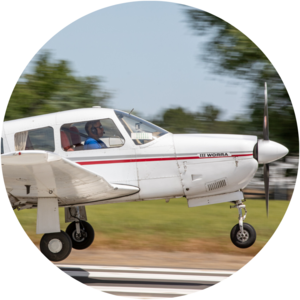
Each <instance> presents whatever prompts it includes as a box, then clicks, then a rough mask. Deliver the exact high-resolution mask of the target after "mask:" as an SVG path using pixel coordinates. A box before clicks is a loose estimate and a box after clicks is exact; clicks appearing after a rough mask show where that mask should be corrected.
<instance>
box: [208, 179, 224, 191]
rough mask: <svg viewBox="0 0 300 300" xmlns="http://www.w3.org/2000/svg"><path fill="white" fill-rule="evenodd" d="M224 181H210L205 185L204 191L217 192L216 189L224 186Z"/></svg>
mask: <svg viewBox="0 0 300 300" xmlns="http://www.w3.org/2000/svg"><path fill="white" fill-rule="evenodd" d="M226 185H227V183H226V179H225V178H223V179H219V180H216V181H211V182H208V183H206V190H207V191H213V190H217V189H221V188H222V187H224V186H226Z"/></svg>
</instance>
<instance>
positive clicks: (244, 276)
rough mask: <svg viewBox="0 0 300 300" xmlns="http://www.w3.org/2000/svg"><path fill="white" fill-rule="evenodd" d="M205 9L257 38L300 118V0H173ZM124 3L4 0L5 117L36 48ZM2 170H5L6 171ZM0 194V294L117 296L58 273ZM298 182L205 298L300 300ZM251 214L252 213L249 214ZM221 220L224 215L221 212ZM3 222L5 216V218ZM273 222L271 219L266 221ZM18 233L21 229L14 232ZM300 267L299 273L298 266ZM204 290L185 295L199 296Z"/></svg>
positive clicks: (0, 17) (0, 51)
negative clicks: (259, 245) (255, 246)
mask: <svg viewBox="0 0 300 300" xmlns="http://www.w3.org/2000/svg"><path fill="white" fill-rule="evenodd" d="M173 2H177V3H182V4H186V5H190V6H194V7H198V8H201V9H203V10H206V11H208V12H211V13H213V14H214V15H216V16H219V17H221V18H222V19H224V20H225V21H229V22H230V23H231V24H232V25H234V26H235V27H237V28H238V29H239V30H241V31H242V32H243V33H245V34H246V35H247V36H248V37H249V38H251V39H252V40H253V41H254V42H255V43H256V44H257V45H258V46H259V47H260V49H261V50H262V51H264V53H265V54H266V55H267V56H268V58H269V59H270V60H271V62H272V63H273V64H274V66H275V67H276V69H277V71H278V72H279V73H280V75H281V77H282V79H283V81H284V82H285V85H286V87H287V89H288V91H289V94H290V97H291V99H292V101H293V105H294V108H295V110H297V113H298V117H299V104H298V103H297V102H296V99H300V97H299V96H300V95H299V89H298V85H297V84H299V83H298V81H299V75H298V72H297V71H298V70H299V68H300V63H299V53H300V51H299V50H300V47H299V42H298V40H299V38H298V37H299V32H298V30H299V17H298V9H297V8H298V5H297V4H298V3H297V1H285V2H282V1H276V0H274V1H270V0H264V1H261V0H260V1H258V0H252V1H247V2H246V1H237V0H227V1H224V0H215V1H208V0H207V1H202V0H197V1H188V0H185V1H180V2H179V1H173ZM119 3H125V1H104V0H102V1H101V2H100V1H96V0H89V1H79V0H60V1H58V0H52V1H49V0H44V1H37V0H35V1H34V0H26V1H24V0H14V1H5V2H3V1H2V3H1V9H0V22H1V23H0V25H1V27H0V28H1V29H2V30H1V48H0V66H1V72H0V85H1V88H0V95H1V108H2V109H1V112H2V117H3V116H4V111H5V108H6V104H7V102H8V99H9V97H10V94H11V92H12V89H13V87H14V85H15V83H16V82H17V80H18V78H19V76H20V75H21V73H22V71H23V70H24V68H25V67H26V65H27V64H28V62H29V61H30V60H31V58H32V57H33V56H34V55H35V53H36V52H37V51H38V50H39V49H40V48H41V47H42V46H43V45H44V44H45V43H46V42H47V41H48V40H49V39H50V38H51V37H52V36H53V35H55V34H56V33H57V32H58V31H60V30H61V29H63V28H64V27H65V26H66V25H68V24H70V23H71V22H73V21H75V20H76V19H78V18H79V17H82V16H84V15H86V14H88V13H90V12H93V11H95V10H97V9H100V8H103V7H107V6H111V5H114V4H119ZM1 176H2V175H1ZM0 181H1V182H0V184H1V189H2V197H1V203H2V205H1V210H2V213H1V216H2V220H1V221H2V230H1V237H2V240H1V246H0V259H1V267H2V268H1V294H2V295H7V297H10V298H11V299H22V298H24V297H26V298H27V297H30V299H41V298H42V299H51V300H52V299H53V298H54V299H63V298H65V299H67V298H72V297H76V298H77V299H80V298H83V297H86V299H99V298H100V297H101V298H103V299H104V298H105V299H110V298H112V299H114V298H115V297H113V296H110V295H108V294H99V292H98V291H94V290H93V289H91V288H88V287H86V286H84V285H79V284H77V282H75V281H74V280H72V279H70V278H68V276H66V275H65V274H63V273H62V272H59V271H58V270H57V269H56V267H54V266H53V264H52V263H50V262H48V261H47V260H45V259H44V257H43V256H42V255H41V254H40V252H39V251H38V250H36V249H35V246H33V244H32V243H31V241H30V240H29V239H28V237H27V236H26V235H24V232H23V229H22V227H21V226H20V225H19V223H18V222H16V218H15V216H14V213H13V212H12V210H11V207H10V205H9V202H8V201H7V198H6V194H5V190H4V185H3V181H2V180H0ZM298 198H299V192H298V186H297V187H296V190H295V193H294V197H293V200H292V202H291V204H290V206H289V208H288V211H287V213H286V215H285V217H284V219H283V221H282V223H281V225H280V226H279V228H278V230H277V231H276V233H275V235H274V236H273V237H272V238H271V240H270V241H269V242H268V244H267V245H266V246H265V247H264V249H263V250H262V251H261V252H260V253H259V254H258V255H257V256H256V257H255V258H254V259H253V260H252V261H251V262H250V263H249V264H247V265H246V266H245V267H244V268H242V269H241V270H240V271H239V272H238V273H237V274H236V275H234V276H232V277H231V278H229V279H227V280H225V281H224V282H222V283H220V284H218V285H216V286H214V287H212V288H210V289H208V290H204V291H202V292H200V293H201V299H230V300H234V299H254V297H258V298H259V299H283V298H285V299H286V298H291V299H294V298H295V296H294V295H297V294H298V284H299V279H298V278H299V275H298V274H297V273H296V271H297V269H298V268H299V265H300V264H299V244H300V243H299V240H300V239H299V233H298V230H297V229H298V227H297V223H296V220H297V217H298V216H297V215H296V212H297V209H298V211H299V201H297V200H298ZM249 213H251V212H249ZM216 218H217V216H216ZM3 221H4V222H3ZM266 222H267V219H266ZM13 232H17V233H18V234H17V235H15V234H12V233H13ZM294 270H295V273H293V271H294ZM199 296H200V295H197V294H196V295H188V296H186V298H190V299H192V298H194V299H198V297H199Z"/></svg>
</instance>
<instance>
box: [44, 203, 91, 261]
mask: <svg viewBox="0 0 300 300" xmlns="http://www.w3.org/2000/svg"><path fill="white" fill-rule="evenodd" d="M68 209H69V208H68ZM74 211H75V214H74V215H73V214H72V213H71V208H70V210H69V211H68V213H69V215H68V216H67V217H66V221H67V222H70V220H71V219H72V220H75V221H73V222H72V223H71V224H69V226H68V227H67V229H66V232H64V231H60V232H54V233H46V234H44V235H43V237H42V239H41V242H40V249H41V252H42V253H43V254H44V255H45V256H46V257H47V258H48V259H49V260H51V261H62V260H64V259H66V258H67V257H68V256H69V255H70V253H71V250H72V248H74V249H77V250H83V249H86V248H88V247H89V246H90V245H91V244H92V243H93V241H94V236H95V233H94V229H93V227H92V226H91V225H90V224H89V223H88V222H86V221H83V220H82V219H81V214H80V211H81V212H84V213H83V214H82V218H85V219H86V213H85V209H84V208H81V209H79V207H76V208H75V207H73V212H74Z"/></svg>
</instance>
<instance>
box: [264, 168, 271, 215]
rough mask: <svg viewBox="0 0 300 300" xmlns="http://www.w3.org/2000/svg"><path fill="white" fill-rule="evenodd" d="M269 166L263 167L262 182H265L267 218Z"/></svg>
mask: <svg viewBox="0 0 300 300" xmlns="http://www.w3.org/2000/svg"><path fill="white" fill-rule="evenodd" d="M269 177H270V176H269V164H265V165H264V182H265V197H266V209H267V216H269Z"/></svg>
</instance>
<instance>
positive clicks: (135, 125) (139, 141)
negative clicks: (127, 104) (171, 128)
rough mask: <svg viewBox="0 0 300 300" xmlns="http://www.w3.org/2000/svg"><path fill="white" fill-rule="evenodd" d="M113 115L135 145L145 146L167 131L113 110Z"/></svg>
mask: <svg viewBox="0 0 300 300" xmlns="http://www.w3.org/2000/svg"><path fill="white" fill-rule="evenodd" d="M115 114H116V115H117V117H118V118H119V120H120V122H121V123H122V125H123V126H124V128H125V130H126V131H127V133H128V134H129V136H130V137H131V138H132V140H133V141H134V143H135V144H136V145H143V144H147V143H149V142H151V141H153V140H155V139H157V138H159V137H161V136H163V135H165V134H166V133H168V131H166V130H164V129H162V128H160V127H158V126H156V125H154V124H152V123H150V122H147V121H145V120H143V119H140V118H138V117H135V116H133V115H130V114H128V113H125V112H122V111H119V110H115Z"/></svg>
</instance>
